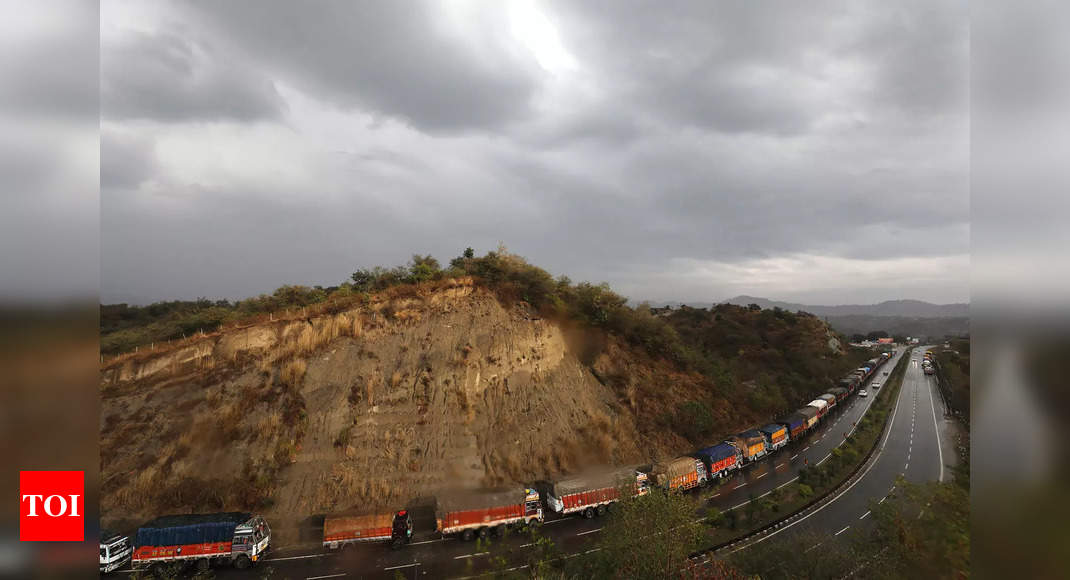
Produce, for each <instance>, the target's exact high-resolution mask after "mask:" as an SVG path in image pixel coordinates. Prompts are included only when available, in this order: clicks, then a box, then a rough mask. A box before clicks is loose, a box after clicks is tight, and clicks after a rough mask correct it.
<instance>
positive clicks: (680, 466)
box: [650, 455, 709, 491]
mask: <svg viewBox="0 0 1070 580" xmlns="http://www.w3.org/2000/svg"><path fill="white" fill-rule="evenodd" d="M650 475H651V478H652V479H653V480H654V484H655V485H657V486H658V487H660V488H662V489H667V490H670V491H671V490H677V489H678V490H681V491H682V490H687V489H692V488H695V487H698V486H700V485H705V484H706V482H707V481H708V480H709V475H708V474H707V473H706V465H705V464H704V463H703V462H702V460H701V459H695V458H694V457H688V456H686V455H685V456H683V457H677V458H676V459H672V460H670V461H663V462H660V463H655V464H654V467H653V468H652V469H651V471H650Z"/></svg>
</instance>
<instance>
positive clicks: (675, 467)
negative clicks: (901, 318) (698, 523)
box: [649, 352, 892, 491]
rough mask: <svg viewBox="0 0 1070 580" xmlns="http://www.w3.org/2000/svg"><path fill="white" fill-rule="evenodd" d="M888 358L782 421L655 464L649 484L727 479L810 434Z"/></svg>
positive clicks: (677, 485) (689, 485)
mask: <svg viewBox="0 0 1070 580" xmlns="http://www.w3.org/2000/svg"><path fill="white" fill-rule="evenodd" d="M891 358H892V354H891V353H890V352H885V353H882V354H881V355H880V356H878V357H876V358H873V359H870V360H868V361H866V363H865V364H863V365H862V366H861V367H859V368H857V369H855V370H854V371H851V373H849V374H848V375H847V376H846V377H844V378H843V379H842V380H840V381H839V382H838V383H837V385H838V386H837V387H835V388H833V389H831V390H829V392H828V393H825V394H823V395H820V396H819V397H817V398H816V399H814V400H813V401H810V402H809V403H807V405H806V406H805V407H803V408H801V409H799V410H798V411H796V412H794V413H792V414H790V415H788V416H786V417H784V418H782V419H779V420H777V421H775V422H773V423H770V424H768V425H765V426H763V427H759V428H757V429H749V430H747V431H743V432H742V433H738V434H736V435H733V436H731V437H729V438H727V439H726V440H724V441H723V442H722V443H719V444H717V445H714V446H712V447H706V448H704V449H700V450H698V451H696V452H694V453H692V454H690V455H683V456H680V457H677V458H675V459H672V460H669V461H662V462H660V463H655V464H654V465H653V466H651V468H650V472H649V476H650V481H652V482H653V483H654V485H657V486H658V487H661V488H664V489H668V490H679V491H686V490H689V489H694V488H696V487H702V486H705V485H708V484H709V483H710V482H712V481H714V480H716V479H718V478H723V477H727V476H728V475H730V474H731V473H732V472H733V471H735V470H737V469H740V468H741V467H743V466H745V465H748V464H750V463H753V462H755V461H759V460H761V459H762V458H764V457H766V456H768V455H770V454H772V453H775V452H776V451H778V450H780V449H781V448H783V447H784V446H786V445H787V444H788V443H790V442H791V441H794V440H797V439H799V438H801V437H803V436H804V435H806V434H807V433H808V432H810V431H812V430H813V429H814V428H815V427H816V426H817V425H818V423H820V422H821V421H823V420H824V418H825V417H826V416H827V415H828V413H830V412H831V411H832V410H833V409H835V408H836V407H837V406H839V405H840V404H842V403H843V402H844V401H845V400H846V399H847V398H848V397H849V396H851V395H852V394H855V393H856V392H859V391H860V388H859V387H861V386H862V385H865V381H866V380H868V379H869V378H871V377H873V376H874V374H876V372H877V370H878V369H879V368H880V367H881V366H882V365H883V364H884V363H885V362H887V361H888V360H890V359H891ZM864 392H865V391H861V393H864ZM861 393H859V394H861Z"/></svg>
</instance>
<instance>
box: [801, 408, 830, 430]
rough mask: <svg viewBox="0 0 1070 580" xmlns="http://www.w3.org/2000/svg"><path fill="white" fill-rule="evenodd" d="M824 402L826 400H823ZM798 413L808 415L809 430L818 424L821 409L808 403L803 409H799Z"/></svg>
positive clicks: (807, 426) (807, 425)
mask: <svg viewBox="0 0 1070 580" xmlns="http://www.w3.org/2000/svg"><path fill="white" fill-rule="evenodd" d="M822 403H824V401H822ZM798 413H799V414H800V415H802V416H803V417H806V428H807V429H808V430H809V429H813V428H814V425H817V420H818V417H819V411H818V409H817V407H811V406H810V405H807V406H805V407H803V408H802V409H799V411H798Z"/></svg>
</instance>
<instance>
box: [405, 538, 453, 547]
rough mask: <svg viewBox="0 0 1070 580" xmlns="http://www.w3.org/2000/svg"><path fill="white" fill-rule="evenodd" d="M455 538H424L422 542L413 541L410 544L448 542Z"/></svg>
mask: <svg viewBox="0 0 1070 580" xmlns="http://www.w3.org/2000/svg"><path fill="white" fill-rule="evenodd" d="M453 539H454V538H439V539H437V540H424V541H422V542H413V543H412V544H410V545H412V546H419V545H421V544H434V543H435V542H448V541H450V540H453Z"/></svg>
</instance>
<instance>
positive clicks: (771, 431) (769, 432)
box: [758, 423, 790, 453]
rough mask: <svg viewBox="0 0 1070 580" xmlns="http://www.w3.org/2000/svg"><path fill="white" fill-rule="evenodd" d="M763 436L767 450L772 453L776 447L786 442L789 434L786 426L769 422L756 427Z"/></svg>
mask: <svg viewBox="0 0 1070 580" xmlns="http://www.w3.org/2000/svg"><path fill="white" fill-rule="evenodd" d="M758 431H760V432H761V433H762V435H763V436H764V437H765V444H766V446H767V447H768V448H769V452H770V453H772V452H773V451H776V450H777V449H780V448H781V447H783V446H785V445H787V444H788V439H789V438H790V435H789V434H788V428H787V427H785V426H784V425H781V424H780V423H770V424H768V425H766V426H765V427H762V428H761V429H758Z"/></svg>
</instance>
